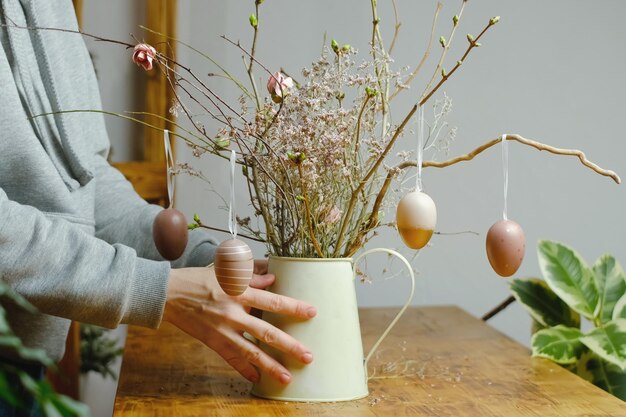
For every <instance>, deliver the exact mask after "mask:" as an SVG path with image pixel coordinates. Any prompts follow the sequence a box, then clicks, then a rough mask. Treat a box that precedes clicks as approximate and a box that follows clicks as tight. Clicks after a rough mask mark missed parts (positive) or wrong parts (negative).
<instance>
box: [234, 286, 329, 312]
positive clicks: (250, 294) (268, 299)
mask: <svg viewBox="0 0 626 417" xmlns="http://www.w3.org/2000/svg"><path fill="white" fill-rule="evenodd" d="M238 298H239V301H240V302H241V304H243V305H245V306H248V307H253V308H258V309H259V310H264V311H271V312H272V313H278V314H286V315H288V316H294V317H299V318H303V319H310V318H313V317H315V315H316V314H317V310H316V309H315V307H313V306H312V305H311V304H309V303H305V302H304V301H300V300H296V299H293V298H290V297H285V296H283V295H278V294H273V293H271V292H268V291H261V290H258V289H255V288H250V289H248V290H247V291H246V292H244V293H243V294H241V295H239V296H238Z"/></svg>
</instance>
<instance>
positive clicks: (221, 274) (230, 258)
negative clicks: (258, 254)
mask: <svg viewBox="0 0 626 417" xmlns="http://www.w3.org/2000/svg"><path fill="white" fill-rule="evenodd" d="M214 266H215V276H216V277H217V282H218V283H219V284H220V287H222V289H223V290H224V292H225V293H226V294H228V295H233V296H236V295H240V294H242V293H243V292H244V291H245V290H246V288H248V284H250V280H251V279H252V273H253V271H254V257H253V256H252V251H251V250H250V247H249V246H248V245H246V244H245V243H244V242H242V241H241V240H237V239H230V240H225V241H224V242H222V243H221V244H220V245H219V246H218V247H217V251H216V252H215V261H214Z"/></svg>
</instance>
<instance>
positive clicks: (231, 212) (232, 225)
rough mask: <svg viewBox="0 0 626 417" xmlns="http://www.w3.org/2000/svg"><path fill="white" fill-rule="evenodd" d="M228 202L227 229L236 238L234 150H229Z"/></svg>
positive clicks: (235, 155) (235, 159)
mask: <svg viewBox="0 0 626 417" xmlns="http://www.w3.org/2000/svg"><path fill="white" fill-rule="evenodd" d="M230 152H231V153H230V204H229V206H228V230H229V231H230V234H231V235H232V236H233V239H236V238H237V217H236V216H237V213H236V211H235V165H236V163H237V154H236V153H235V151H234V150H231V151H230Z"/></svg>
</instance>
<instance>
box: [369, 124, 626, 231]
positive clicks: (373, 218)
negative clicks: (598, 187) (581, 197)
mask: <svg viewBox="0 0 626 417" xmlns="http://www.w3.org/2000/svg"><path fill="white" fill-rule="evenodd" d="M506 140H514V141H517V142H519V143H522V144H524V145H528V146H531V147H533V148H535V149H537V150H539V151H547V152H550V153H553V154H556V155H565V156H576V157H577V158H578V159H579V160H580V162H581V163H582V164H583V165H584V166H586V167H588V168H590V169H591V170H593V171H595V172H596V173H598V174H600V175H603V176H605V177H610V178H612V179H613V181H615V182H616V183H617V184H620V183H621V182H622V180H621V178H620V177H619V175H617V174H616V173H615V172H614V171H611V170H608V169H604V168H601V167H600V166H598V165H597V164H595V163H593V162H591V161H589V160H588V159H587V157H586V156H585V154H584V153H583V152H582V151H580V150H578V149H561V148H555V147H554V146H550V145H546V144H544V143H541V142H537V141H535V140H532V139H527V138H525V137H523V136H521V135H516V134H515V135H506ZM500 142H502V137H498V138H496V139H492V140H490V141H489V142H487V143H485V144H483V145H481V146H479V147H478V148H476V149H474V150H473V151H471V152H469V153H468V154H465V155H460V156H457V157H456V158H452V159H448V160H447V161H442V162H437V161H424V162H422V168H427V167H433V168H445V167H448V166H450V165H454V164H458V163H459V162H463V161H471V160H472V159H474V158H475V157H476V156H477V155H478V154H480V153H482V152H483V151H485V150H487V149H489V148H491V147H492V146H494V145H497V144H498V143H500ZM416 166H417V162H415V161H405V162H402V163H401V164H398V165H397V166H396V167H394V168H392V169H390V170H389V172H388V173H387V177H386V178H385V181H384V182H383V185H382V187H381V188H380V191H379V192H378V195H377V196H376V200H375V201H374V205H373V206H372V212H371V213H372V214H371V215H370V218H369V221H368V222H367V224H366V226H365V227H364V228H363V229H362V230H361V232H360V233H359V234H360V236H361V237H363V236H364V235H366V234H367V233H368V232H369V231H370V230H372V229H374V228H376V227H377V226H378V211H379V210H380V207H381V205H382V203H383V200H384V199H385V195H386V194H387V191H388V190H389V186H390V185H391V181H392V180H393V178H394V177H395V176H396V174H397V173H398V172H399V171H402V170H404V169H406V168H410V167H416ZM357 241H358V239H357Z"/></svg>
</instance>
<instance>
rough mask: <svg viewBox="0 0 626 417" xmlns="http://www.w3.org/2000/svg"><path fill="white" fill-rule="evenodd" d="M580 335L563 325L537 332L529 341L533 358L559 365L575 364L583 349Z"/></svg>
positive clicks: (578, 331)
mask: <svg viewBox="0 0 626 417" xmlns="http://www.w3.org/2000/svg"><path fill="white" fill-rule="evenodd" d="M582 335H583V334H582V333H581V331H580V330H579V329H576V328H573V327H566V326H563V325H558V326H555V327H552V328H549V329H543V330H539V331H538V332H537V333H535V334H534V336H533V338H532V341H531V344H532V351H533V356H536V357H540V358H546V359H550V360H551V361H554V362H556V363H559V364H572V363H576V362H577V361H578V358H579V357H580V355H581V354H582V351H583V349H584V346H583V344H582V343H580V337H581V336H582Z"/></svg>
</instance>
